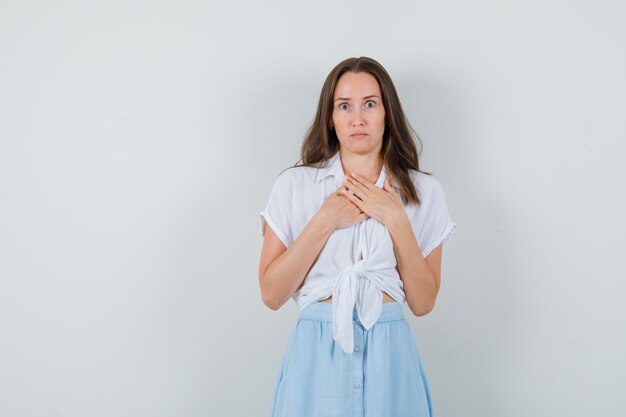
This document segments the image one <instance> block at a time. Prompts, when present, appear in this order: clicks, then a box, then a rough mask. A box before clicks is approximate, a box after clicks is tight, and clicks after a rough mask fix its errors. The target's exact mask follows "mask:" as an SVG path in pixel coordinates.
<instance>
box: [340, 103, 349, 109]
mask: <svg viewBox="0 0 626 417" xmlns="http://www.w3.org/2000/svg"><path fill="white" fill-rule="evenodd" d="M339 108H340V109H341V110H348V109H349V108H350V106H348V103H341V104H340V105H339Z"/></svg>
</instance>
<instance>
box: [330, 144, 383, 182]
mask: <svg viewBox="0 0 626 417" xmlns="http://www.w3.org/2000/svg"><path fill="white" fill-rule="evenodd" d="M339 155H340V158H341V165H342V168H343V172H344V175H345V176H347V177H349V176H350V173H351V172H354V173H356V174H358V175H360V176H362V177H364V178H366V179H367V180H369V181H371V182H372V183H375V182H376V180H377V179H378V177H379V176H380V171H381V169H382V167H383V161H382V159H381V158H380V155H378V154H374V153H372V154H367V155H358V154H354V153H349V152H343V153H342V152H341V151H340V154H339Z"/></svg>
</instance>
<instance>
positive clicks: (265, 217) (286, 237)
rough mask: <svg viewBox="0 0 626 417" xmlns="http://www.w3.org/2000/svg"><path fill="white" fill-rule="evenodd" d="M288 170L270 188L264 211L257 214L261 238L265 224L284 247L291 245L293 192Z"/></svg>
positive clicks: (263, 234)
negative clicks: (259, 221)
mask: <svg viewBox="0 0 626 417" xmlns="http://www.w3.org/2000/svg"><path fill="white" fill-rule="evenodd" d="M288 171H289V170H286V171H283V172H282V173H281V174H280V175H279V176H278V178H277V179H276V181H275V182H274V186H273V187H272V191H271V192H270V197H269V201H268V203H267V205H266V206H265V209H264V210H263V211H261V212H260V213H259V216H260V220H261V237H264V236H265V233H264V230H265V229H264V226H265V224H266V223H267V224H268V225H269V226H270V227H271V228H272V230H273V231H274V233H275V234H276V236H278V238H279V239H280V240H281V242H283V244H284V245H285V246H286V247H289V246H290V245H291V244H292V243H293V237H292V236H293V235H292V227H291V218H292V217H291V207H292V196H293V190H292V187H291V181H290V176H289V175H288V174H287V172H288Z"/></svg>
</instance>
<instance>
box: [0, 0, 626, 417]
mask: <svg viewBox="0 0 626 417" xmlns="http://www.w3.org/2000/svg"><path fill="white" fill-rule="evenodd" d="M625 12H626V7H625V6H624V4H623V2H618V1H594V2H592V1H568V2H565V1H555V2H549V3H546V2H542V1H538V0H535V1H487V0H483V1H437V2H435V1H405V2H393V1H392V2H386V3H381V2H380V1H341V2H337V1H333V2H331V1H318V2H313V3H303V2H292V1H291V2H290V1H275V2H253V1H248V2H225V1H224V2H211V1H209V2H206V1H178V2H174V1H156V2H155V1H143V2H140V1H110V2H106V3H105V2H99V3H97V2H86V1H84V2H80V1H67V0H65V1H47V2H43V1H3V2H2V3H0V416H2V417H22V416H28V417H37V416H46V417H47V416H57V417H59V416H64V417H66V416H67V417H70V416H73V417H83V416H93V417H96V416H133V417H135V416H265V415H267V413H268V411H269V405H270V400H271V395H272V392H273V388H274V382H275V378H276V373H277V371H278V366H279V361H280V357H281V355H282V353H283V350H284V348H285V345H286V341H287V338H288V336H289V334H290V332H291V330H292V326H293V325H294V324H295V320H296V316H297V309H296V306H295V303H293V301H289V302H288V303H287V304H286V305H285V306H284V307H283V308H281V309H280V310H278V311H276V312H274V311H271V310H269V309H267V308H266V307H265V306H264V305H263V304H262V302H261V298H260V294H259V289H258V275H257V271H258V257H259V254H260V247H261V237H260V230H259V229H260V226H259V217H258V212H259V211H260V210H262V208H263V207H264V206H265V204H266V202H267V198H268V196H269V191H270V188H271V185H272V183H273V181H274V180H275V178H276V176H277V175H278V174H279V173H280V172H281V171H282V170H283V169H284V168H286V167H287V166H290V165H292V164H293V163H295V162H296V161H297V159H298V158H299V149H300V144H301V141H302V138H303V135H304V132H305V130H306V128H307V127H308V125H309V123H310V122H311V120H312V118H313V114H314V111H315V108H316V105H317V98H318V94H319V90H320V88H321V85H322V82H323V80H324V78H325V76H326V75H327V73H328V72H329V71H330V69H331V68H332V67H333V66H334V65H335V64H337V63H338V62H339V61H340V60H342V59H344V58H346V57H350V56H360V55H367V56H371V57H373V58H375V59H377V60H379V61H380V62H381V63H382V64H383V65H384V66H385V67H386V68H387V70H388V71H389V72H390V74H391V76H392V78H393V79H394V81H395V83H396V86H397V88H398V91H399V93H400V97H401V100H402V102H403V105H404V107H405V111H406V113H407V115H408V117H409V119H410V121H411V123H412V125H413V126H414V128H415V129H416V131H417V132H418V134H419V135H420V137H421V139H422V141H423V145H424V147H423V152H422V156H421V163H422V168H423V169H424V170H427V171H430V172H432V173H433V174H434V175H435V176H436V177H437V178H438V179H439V180H440V182H441V183H442V185H443V187H444V190H445V192H446V197H447V201H448V205H449V208H450V213H451V216H452V218H453V220H454V221H455V222H456V223H457V224H458V228H457V231H456V232H455V235H454V237H453V238H452V239H451V240H450V242H449V244H448V245H447V246H446V248H445V249H444V256H443V270H442V288H441V292H440V295H439V298H438V301H437V306H436V308H435V310H434V311H433V312H432V313H431V314H429V315H427V316H425V317H421V318H418V317H414V316H412V315H411V313H410V311H409V310H408V308H405V312H406V314H407V318H408V320H409V322H410V324H411V327H412V329H413V332H414V336H415V339H416V342H417V344H418V347H419V349H420V352H421V355H422V357H423V360H424V363H425V366H426V369H427V372H428V377H429V379H430V381H431V388H432V392H433V399H434V401H435V410H436V413H437V415H438V416H439V417H485V416H490V417H502V416H506V417H517V416H519V417H522V416H524V417H525V416H529V415H532V416H536V417H539V416H546V417H548V416H550V417H552V416H569V417H582V416H589V415H593V416H603V417H618V416H623V415H624V413H625V412H626V400H624V395H623V388H624V375H625V374H626V360H625V359H624V358H625V356H624V352H626V325H625V318H626V307H625V306H624V303H623V298H624V292H625V290H626V284H625V279H626V276H625V274H624V270H625V269H626V261H625V259H626V257H625V256H624V254H623V253H622V252H623V250H624V247H625V244H626V242H625V238H624V236H625V232H626V227H625V226H626V225H625V221H624V213H625V212H626V198H625V193H624V182H623V181H624V178H626V168H625V167H624V166H625V162H626V161H625V159H624V154H625V152H626V146H625V145H624V143H625V139H626V129H625V127H626V118H625V117H624V116H625V115H626V111H625V110H626V103H625V99H624V97H626V79H625V77H624V74H626V45H625V43H626V42H625V41H626V27H625V26H624V24H623V17H624V15H625ZM405 307H406V306H405Z"/></svg>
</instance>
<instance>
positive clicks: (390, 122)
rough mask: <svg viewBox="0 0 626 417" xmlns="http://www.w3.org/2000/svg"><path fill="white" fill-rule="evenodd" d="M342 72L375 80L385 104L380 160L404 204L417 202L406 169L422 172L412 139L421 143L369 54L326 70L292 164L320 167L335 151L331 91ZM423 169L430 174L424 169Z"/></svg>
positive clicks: (390, 84) (386, 77)
mask: <svg viewBox="0 0 626 417" xmlns="http://www.w3.org/2000/svg"><path fill="white" fill-rule="evenodd" d="M346 72H366V73H368V74H371V75H372V76H373V77H374V78H376V81H378V85H379V86H380V91H381V94H382V100H383V106H384V107H385V131H384V133H383V143H382V149H381V157H382V160H383V164H384V166H385V170H386V172H387V176H388V177H389V180H390V181H392V182H394V183H395V184H396V185H397V186H398V187H399V188H400V191H401V192H400V194H401V197H402V201H403V202H404V204H408V203H409V202H414V203H416V204H418V205H419V204H420V199H419V197H418V196H417V192H416V190H415V186H414V185H413V182H412V181H411V176H410V173H409V170H410V169H414V170H416V171H419V172H423V171H420V169H419V158H418V152H417V149H416V146H415V142H417V143H419V144H420V148H421V146H422V144H421V141H420V139H419V137H418V136H417V133H415V131H414V130H413V129H412V128H411V125H410V124H409V122H408V121H407V120H406V117H405V115H404V111H403V110H402V105H401V104H400V99H399V98H398V93H397V92H396V88H395V86H394V85H393V82H392V81H391V77H390V76H389V74H388V73H387V71H386V70H385V68H383V66H382V65H380V64H379V63H378V62H377V61H375V60H373V59H372V58H368V57H360V58H348V59H346V60H344V61H341V62H340V63H339V64H338V65H337V66H336V67H335V68H333V70H332V71H331V72H330V74H328V77H326V81H324V85H323V86H322V91H321V93H320V99H319V104H318V106H317V113H316V114H315V119H313V122H312V123H311V126H310V127H309V130H308V131H307V133H306V136H305V139H304V142H303V143H302V149H301V152H300V155H301V156H300V158H301V159H300V161H298V162H297V163H296V166H314V167H320V166H322V165H324V164H325V163H326V162H327V161H328V160H329V159H330V158H331V157H332V156H333V155H335V153H336V152H338V151H339V139H338V138H337V134H336V133H335V131H334V130H333V129H331V121H332V112H333V95H334V93H335V86H336V85H337V80H339V78H340V77H341V76H342V75H343V74H345V73H346ZM423 173H424V174H427V175H431V174H430V173H428V172H423Z"/></svg>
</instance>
